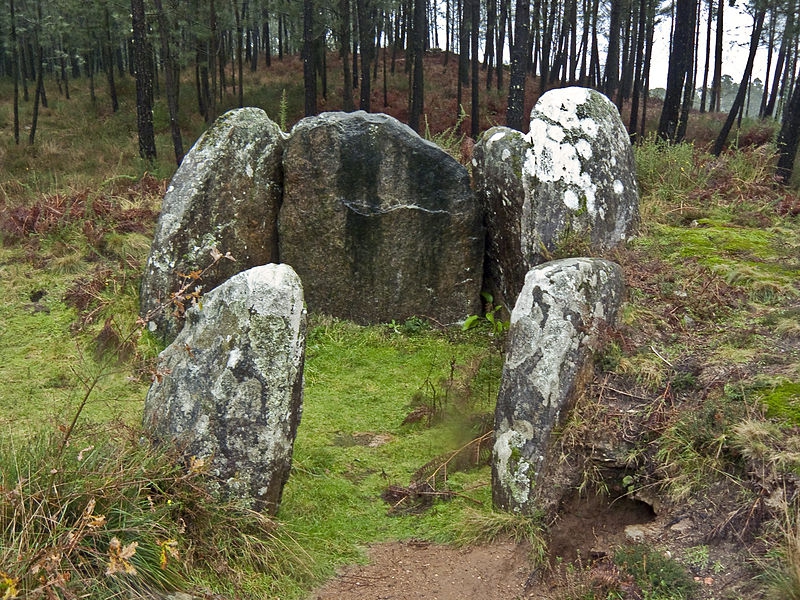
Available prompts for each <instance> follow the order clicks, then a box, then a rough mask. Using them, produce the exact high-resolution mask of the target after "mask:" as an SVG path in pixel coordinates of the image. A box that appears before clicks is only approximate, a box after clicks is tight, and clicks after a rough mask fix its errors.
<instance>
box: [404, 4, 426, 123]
mask: <svg viewBox="0 0 800 600" xmlns="http://www.w3.org/2000/svg"><path fill="white" fill-rule="evenodd" d="M425 4H426V2H425V0H414V13H413V15H414V18H413V21H412V24H413V26H412V28H411V41H412V46H413V50H414V71H413V74H412V78H411V81H412V83H411V110H410V111H409V117H408V125H409V127H411V129H413V130H414V131H416V132H417V133H419V132H420V121H419V120H420V116H421V115H422V111H423V106H424V103H425V96H424V85H423V84H424V74H423V64H424V63H423V59H424V57H425Z"/></svg>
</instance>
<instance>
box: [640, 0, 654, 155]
mask: <svg viewBox="0 0 800 600" xmlns="http://www.w3.org/2000/svg"><path fill="white" fill-rule="evenodd" d="M657 3H658V0H648V3H647V41H646V42H645V51H644V70H643V74H642V87H643V90H642V123H641V125H640V129H639V137H640V138H642V139H644V135H645V127H646V126H647V101H648V99H649V97H650V62H651V58H652V56H653V38H654V37H655V30H656V28H655V12H656V6H657Z"/></svg>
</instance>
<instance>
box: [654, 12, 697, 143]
mask: <svg viewBox="0 0 800 600" xmlns="http://www.w3.org/2000/svg"><path fill="white" fill-rule="evenodd" d="M695 7H696V0H677V8H676V11H675V23H674V25H675V26H674V29H673V37H672V52H670V56H669V69H668V71H667V90H666V93H665V94H664V108H663V109H662V110H661V119H660V120H659V124H658V137H659V138H661V139H662V140H665V141H668V142H678V141H680V140H679V139H678V125H679V123H678V120H679V115H680V109H681V97H682V95H683V91H684V84H685V83H686V78H687V77H688V76H689V72H690V71H691V68H692V52H691V48H690V46H691V44H692V39H693V37H694V15H695Z"/></svg>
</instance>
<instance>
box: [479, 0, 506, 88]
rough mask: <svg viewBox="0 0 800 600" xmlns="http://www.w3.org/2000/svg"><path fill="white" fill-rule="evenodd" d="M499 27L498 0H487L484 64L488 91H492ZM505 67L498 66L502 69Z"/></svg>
mask: <svg viewBox="0 0 800 600" xmlns="http://www.w3.org/2000/svg"><path fill="white" fill-rule="evenodd" d="M496 25H497V0H486V52H485V53H484V55H483V64H484V67H485V68H486V89H487V90H490V89H492V71H494V69H495V67H494V38H495V31H494V30H495V27H496ZM502 66H503V65H502V64H500V65H498V68H501V67H502Z"/></svg>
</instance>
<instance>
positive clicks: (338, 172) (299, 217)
mask: <svg viewBox="0 0 800 600" xmlns="http://www.w3.org/2000/svg"><path fill="white" fill-rule="evenodd" d="M284 170H285V171H284V172H285V193H284V201H283V206H282V207H281V211H280V219H279V226H278V231H279V239H280V258H281V261H282V262H285V263H287V264H290V265H292V267H293V268H294V269H295V270H296V271H297V273H298V274H299V275H300V277H301V278H302V279H303V284H304V287H305V294H306V300H307V302H308V307H309V310H311V311H314V312H321V313H326V314H329V315H333V316H336V317H340V318H345V319H350V320H353V321H355V322H357V323H360V324H370V323H379V322H389V321H392V320H396V321H404V320H406V319H408V318H410V317H412V316H414V315H424V316H427V317H432V318H434V319H436V320H438V321H440V322H442V323H452V322H454V321H459V320H461V319H464V318H465V317H466V316H467V315H470V314H474V313H477V312H478V311H479V310H480V291H481V282H482V267H483V248H484V236H483V223H482V213H481V209H480V206H479V205H478V202H477V201H476V199H475V195H474V194H473V192H472V190H471V189H470V185H469V174H468V173H467V171H466V169H465V168H464V167H462V166H461V165H460V164H458V163H457V162H456V161H455V160H454V159H453V158H452V157H450V156H449V155H448V154H447V153H445V152H444V151H443V150H441V149H440V148H439V147H437V146H435V145H434V144H432V143H430V142H427V141H425V140H423V139H422V138H420V137H419V136H418V135H417V134H416V133H415V132H414V131H412V130H411V129H410V128H409V127H407V126H405V125H403V124H401V123H400V122H399V121H397V120H396V119H394V118H392V117H389V116H387V115H382V114H367V113H365V112H361V111H359V112H355V113H326V114H322V115H319V116H316V117H309V118H306V119H303V120H302V121H300V122H299V123H298V124H297V125H296V126H295V127H294V128H293V129H292V132H291V136H290V138H289V141H288V142H287V147H286V153H285V155H284Z"/></svg>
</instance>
